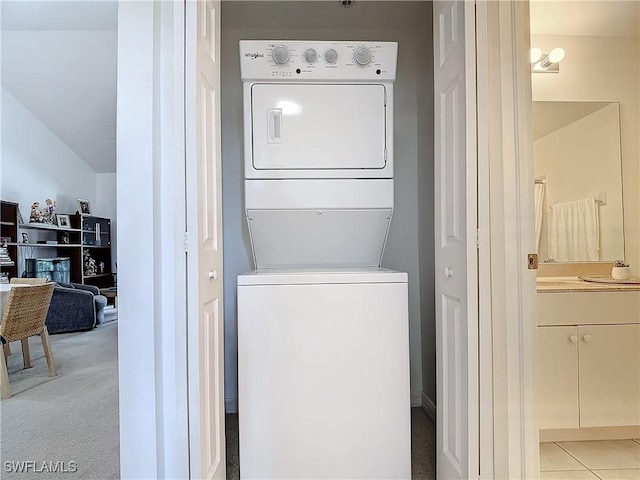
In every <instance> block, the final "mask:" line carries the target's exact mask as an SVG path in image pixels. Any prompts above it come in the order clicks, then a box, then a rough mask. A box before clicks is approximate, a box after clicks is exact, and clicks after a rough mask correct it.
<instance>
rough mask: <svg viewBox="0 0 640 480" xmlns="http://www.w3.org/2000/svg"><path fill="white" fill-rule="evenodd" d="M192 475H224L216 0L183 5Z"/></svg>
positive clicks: (218, 46)
mask: <svg viewBox="0 0 640 480" xmlns="http://www.w3.org/2000/svg"><path fill="white" fill-rule="evenodd" d="M186 8H187V11H186V12H187V13H186V22H187V24H186V35H187V37H186V52H185V55H186V65H187V72H186V85H185V93H186V105H185V111H186V119H185V125H186V154H187V172H186V177H187V232H188V241H187V264H188V274H187V275H188V277H187V282H188V286H189V303H188V318H189V327H188V328H189V352H188V355H189V431H190V438H189V451H190V467H191V468H190V470H191V478H204V479H223V478H225V477H226V465H225V464H226V461H225V423H224V414H225V411H224V343H223V342H224V334H223V321H222V319H223V313H222V312H223V305H222V298H223V297H222V285H223V280H222V231H221V228H222V210H221V201H222V188H221V187H222V186H221V163H220V162H221V158H220V97H219V95H220V65H219V58H220V56H219V51H220V42H219V39H220V18H219V17H220V2H219V1H217V2H216V1H197V2H186Z"/></svg>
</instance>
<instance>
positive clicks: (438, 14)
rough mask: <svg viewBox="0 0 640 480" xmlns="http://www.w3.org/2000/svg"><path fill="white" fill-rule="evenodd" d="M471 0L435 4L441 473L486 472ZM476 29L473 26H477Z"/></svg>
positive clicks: (465, 474)
mask: <svg viewBox="0 0 640 480" xmlns="http://www.w3.org/2000/svg"><path fill="white" fill-rule="evenodd" d="M468 15H471V16H473V6H471V8H469V6H468V5H467V4H466V3H465V2H457V1H451V2H435V3H434V14H433V18H434V74H435V99H434V100H435V129H436V130H435V234H436V262H435V265H436V267H435V268H436V335H437V339H436V358H437V368H436V377H437V379H436V389H437V405H436V408H437V428H436V432H437V476H438V478H444V479H467V478H474V477H475V476H477V474H478V453H477V449H478V438H477V435H478V430H477V418H478V416H477V402H478V390H477V362H478V350H477V327H478V325H477V283H475V282H476V278H477V277H476V275H477V273H476V272H477V254H476V248H475V225H476V204H477V197H476V181H475V158H476V157H475V155H476V154H475V135H474V133H475V115H474V114H473V111H474V109H475V91H474V89H475V85H473V84H472V82H469V81H468V77H467V75H466V69H467V62H468V56H469V55H475V50H474V49H473V43H471V45H470V46H469V43H468V42H466V38H465V35H470V36H471V37H470V38H471V39H473V29H471V30H467V28H468V23H467V24H465V19H466V16H468ZM467 20H468V19H467ZM472 26H473V24H472Z"/></svg>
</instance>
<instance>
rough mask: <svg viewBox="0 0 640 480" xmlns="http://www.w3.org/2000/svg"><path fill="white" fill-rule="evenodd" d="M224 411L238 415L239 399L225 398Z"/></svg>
mask: <svg viewBox="0 0 640 480" xmlns="http://www.w3.org/2000/svg"><path fill="white" fill-rule="evenodd" d="M224 409H225V412H226V413H238V399H237V398H225V399H224Z"/></svg>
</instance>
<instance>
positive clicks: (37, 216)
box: [29, 202, 42, 223]
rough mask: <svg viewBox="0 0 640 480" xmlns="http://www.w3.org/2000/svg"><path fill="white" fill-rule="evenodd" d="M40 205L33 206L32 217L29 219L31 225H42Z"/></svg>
mask: <svg viewBox="0 0 640 480" xmlns="http://www.w3.org/2000/svg"><path fill="white" fill-rule="evenodd" d="M39 206H40V204H39V203H38V202H33V204H32V205H31V216H30V217H29V223H42V213H41V212H40V209H39V208H38V207H39Z"/></svg>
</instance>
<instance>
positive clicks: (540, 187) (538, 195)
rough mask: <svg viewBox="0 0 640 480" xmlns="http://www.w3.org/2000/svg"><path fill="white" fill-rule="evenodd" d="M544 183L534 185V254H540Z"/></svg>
mask: <svg viewBox="0 0 640 480" xmlns="http://www.w3.org/2000/svg"><path fill="white" fill-rule="evenodd" d="M544 189H545V184H544V183H536V184H535V190H534V193H535V209H536V210H535V215H536V224H535V225H536V252H537V253H540V234H541V233H542V215H543V213H544V210H543V208H544Z"/></svg>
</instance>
